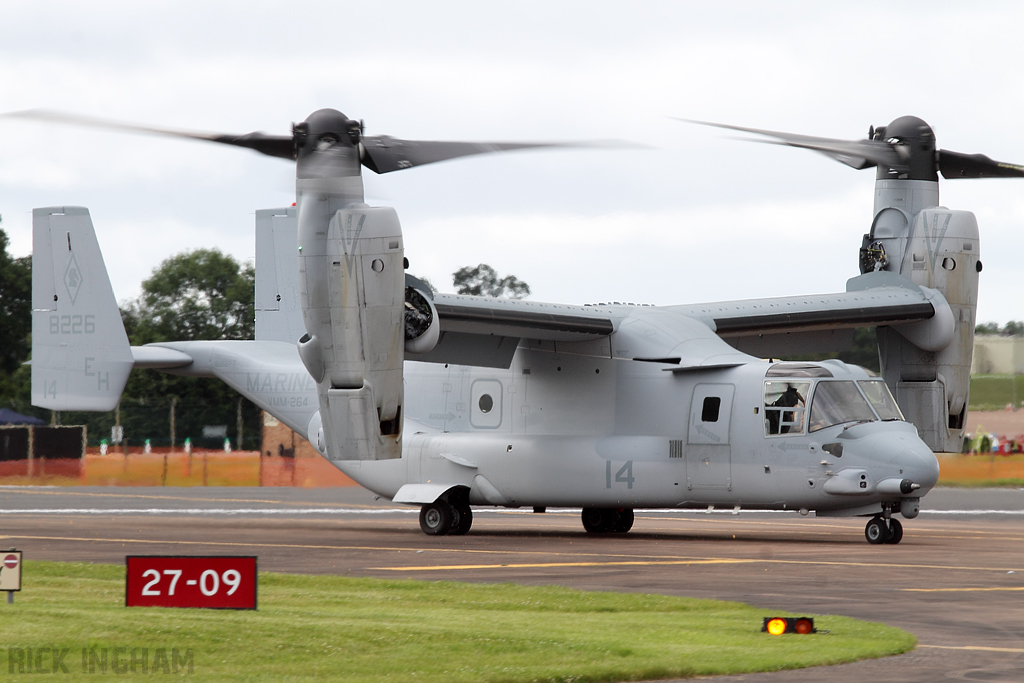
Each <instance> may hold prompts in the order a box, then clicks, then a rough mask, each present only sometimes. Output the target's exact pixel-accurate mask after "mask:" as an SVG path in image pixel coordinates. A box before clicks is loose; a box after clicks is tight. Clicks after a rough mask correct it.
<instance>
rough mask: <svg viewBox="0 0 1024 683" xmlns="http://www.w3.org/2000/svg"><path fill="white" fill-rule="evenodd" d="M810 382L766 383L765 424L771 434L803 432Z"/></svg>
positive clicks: (766, 430)
mask: <svg viewBox="0 0 1024 683" xmlns="http://www.w3.org/2000/svg"><path fill="white" fill-rule="evenodd" d="M810 389H811V383H810V382H779V381H770V382H765V383H764V426H765V433H766V434H768V435H769V436H773V435H778V434H803V431H804V413H806V409H807V395H808V394H809V393H810Z"/></svg>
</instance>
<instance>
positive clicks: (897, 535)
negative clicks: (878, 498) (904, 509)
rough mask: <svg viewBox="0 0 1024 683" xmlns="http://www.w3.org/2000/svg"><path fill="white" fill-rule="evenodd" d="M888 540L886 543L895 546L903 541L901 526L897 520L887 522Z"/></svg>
mask: <svg viewBox="0 0 1024 683" xmlns="http://www.w3.org/2000/svg"><path fill="white" fill-rule="evenodd" d="M889 532H890V533H889V538H888V540H886V543H888V544H890V545H896V544H897V543H899V542H900V541H902V540H903V525H902V524H900V521H899V520H898V519H890V520H889Z"/></svg>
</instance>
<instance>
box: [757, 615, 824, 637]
mask: <svg viewBox="0 0 1024 683" xmlns="http://www.w3.org/2000/svg"><path fill="white" fill-rule="evenodd" d="M761 632H762V633H766V632H767V633H770V634H771V635H773V636H781V635H782V634H783V633H799V634H801V635H806V634H808V633H817V632H818V629H816V628H814V619H813V618H811V617H765V618H764V621H763V622H762V624H761Z"/></svg>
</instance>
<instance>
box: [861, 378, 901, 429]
mask: <svg viewBox="0 0 1024 683" xmlns="http://www.w3.org/2000/svg"><path fill="white" fill-rule="evenodd" d="M857 384H859V385H860V389H861V391H863V392H864V395H865V396H867V397H868V401H870V402H871V407H872V408H874V409H875V412H876V413H878V417H880V418H882V419H883V420H905V419H906V418H904V417H903V413H902V411H900V407H899V406H898V405H896V399H894V398H893V397H892V392H890V391H889V387H887V386H886V385H885V382H883V381H882V380H880V379H873V380H867V381H860V382H857Z"/></svg>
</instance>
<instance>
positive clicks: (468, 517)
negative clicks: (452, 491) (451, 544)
mask: <svg viewBox="0 0 1024 683" xmlns="http://www.w3.org/2000/svg"><path fill="white" fill-rule="evenodd" d="M455 514H456V515H458V520H457V521H456V522H455V523H454V524H452V527H451V529H450V530H449V531H448V533H449V534H451V535H452V536H461V535H463V534H465V533H467V532H468V531H469V528H470V527H471V526H473V511H472V510H471V509H470V508H469V506H468V505H463V506H457V507H456V508H455Z"/></svg>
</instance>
